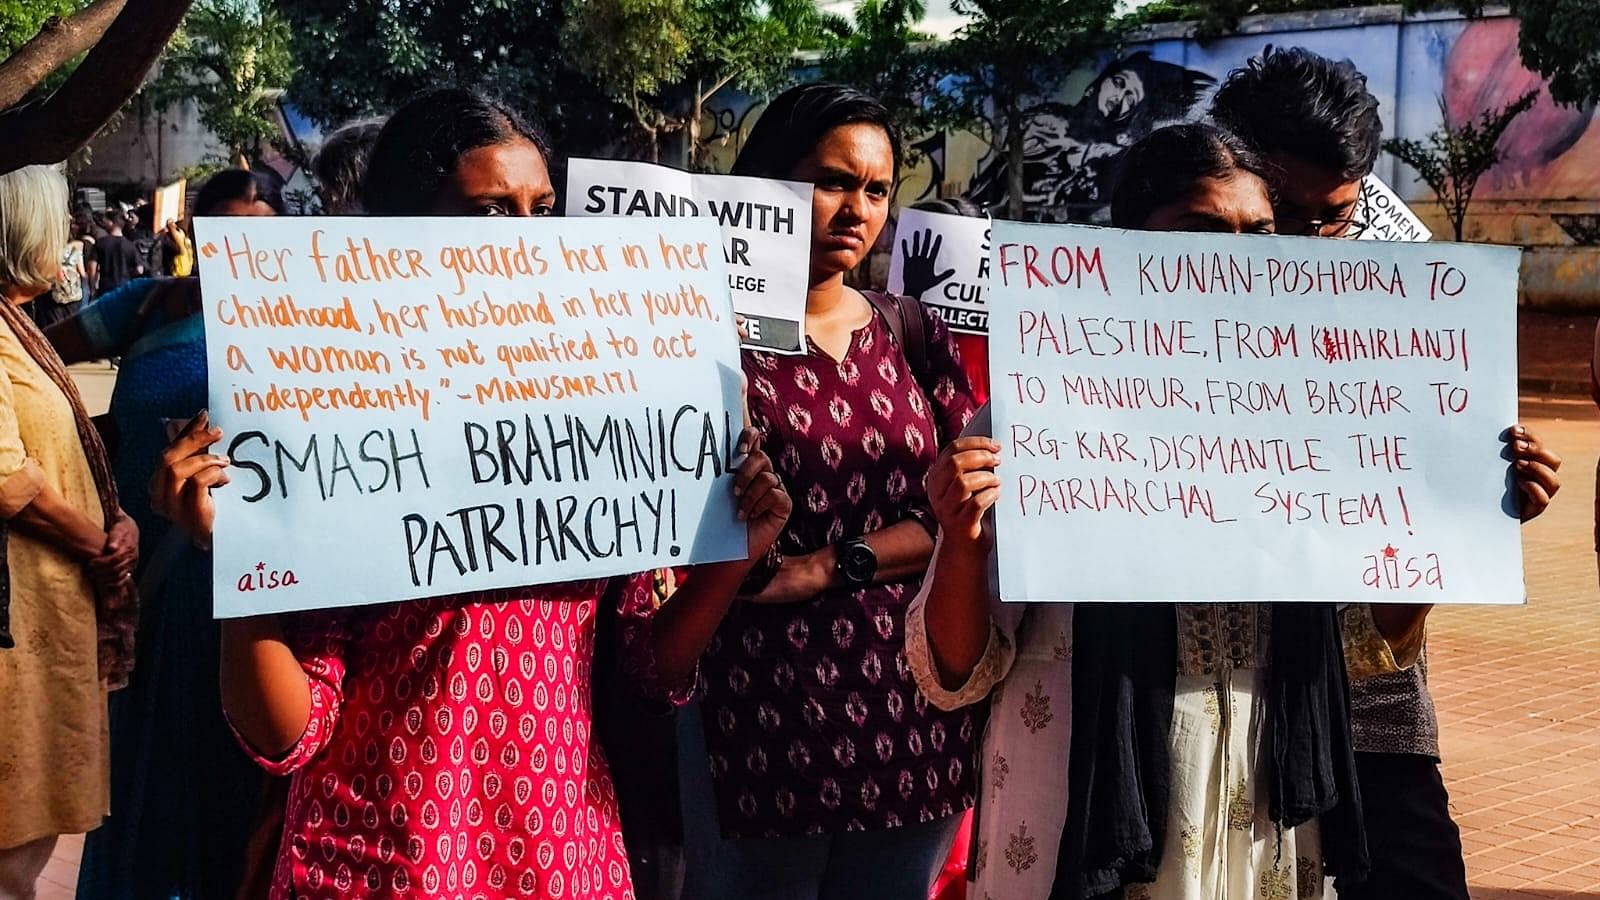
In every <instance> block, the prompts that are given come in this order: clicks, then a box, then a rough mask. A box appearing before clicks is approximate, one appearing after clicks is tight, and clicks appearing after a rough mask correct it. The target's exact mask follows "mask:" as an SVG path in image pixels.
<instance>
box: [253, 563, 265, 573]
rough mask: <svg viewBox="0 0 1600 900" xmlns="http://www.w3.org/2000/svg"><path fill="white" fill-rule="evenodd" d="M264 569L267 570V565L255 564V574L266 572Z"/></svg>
mask: <svg viewBox="0 0 1600 900" xmlns="http://www.w3.org/2000/svg"><path fill="white" fill-rule="evenodd" d="M266 569H267V564H266V563H264V562H258V563H256V571H257V572H264V571H266Z"/></svg>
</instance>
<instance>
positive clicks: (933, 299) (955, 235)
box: [889, 209, 989, 334]
mask: <svg viewBox="0 0 1600 900" xmlns="http://www.w3.org/2000/svg"><path fill="white" fill-rule="evenodd" d="M988 290H989V219H988V218H987V217H985V218H982V219H979V218H974V217H969V216H952V215H949V214H947V213H934V212H924V211H922V210H920V209H903V210H901V211H900V220H899V223H898V224H896V225H895V230H894V254H893V255H892V256H891V257H890V258H889V291H890V292H891V293H895V294H906V295H908V296H911V297H915V298H917V299H918V300H921V301H922V302H923V303H924V304H926V305H927V306H928V307H929V308H930V309H932V310H933V311H934V312H935V313H937V314H938V316H939V318H941V319H943V320H944V323H945V324H946V325H948V326H949V327H950V330H951V331H964V332H966V333H968V334H988V333H989V307H988V300H987V299H986V297H985V295H986V294H987V293H988Z"/></svg>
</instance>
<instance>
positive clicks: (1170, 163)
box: [1111, 122, 1267, 228]
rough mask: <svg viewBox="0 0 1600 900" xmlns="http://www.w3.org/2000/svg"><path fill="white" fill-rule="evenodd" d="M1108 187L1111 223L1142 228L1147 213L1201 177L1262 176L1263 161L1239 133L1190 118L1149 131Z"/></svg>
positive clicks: (1181, 195)
mask: <svg viewBox="0 0 1600 900" xmlns="http://www.w3.org/2000/svg"><path fill="white" fill-rule="evenodd" d="M1117 166H1118V168H1117V177H1116V180H1115V182H1114V185H1113V187H1112V189H1111V224H1112V225H1114V226H1116V227H1117V228H1143V227H1144V223H1145V221H1146V220H1147V219H1149V218H1150V214H1151V213H1153V212H1155V211H1156V210H1158V209H1160V208H1161V207H1163V206H1166V205H1167V204H1168V203H1172V202H1173V201H1175V200H1181V199H1182V198H1184V197H1186V196H1188V194H1189V193H1190V192H1191V191H1193V190H1194V186H1195V182H1197V181H1199V180H1201V179H1202V178H1218V179H1223V180H1226V179H1229V178H1232V177H1234V176H1235V175H1237V174H1239V173H1240V172H1248V173H1250V174H1251V175H1255V176H1256V177H1258V178H1260V179H1261V180H1262V181H1263V182H1266V181H1267V169H1266V165H1265V164H1264V163H1263V162H1262V161H1261V158H1260V157H1259V156H1257V155H1256V152H1255V151H1254V150H1252V149H1250V145H1249V144H1246V143H1245V142H1244V141H1243V140H1242V139H1241V138H1239V136H1238V135H1235V134H1234V133H1233V132H1231V131H1225V130H1223V129H1221V128H1218V127H1217V126H1215V125H1208V124H1206V123H1204V122H1193V123H1189V124H1184V125H1168V126H1167V127H1165V128H1158V129H1156V130H1155V131H1152V132H1150V133H1149V134H1148V135H1146V136H1145V137H1144V139H1143V140H1141V141H1139V142H1138V143H1136V144H1134V145H1133V146H1132V147H1129V148H1128V152H1127V153H1124V154H1123V155H1122V159H1121V160H1119V161H1118V164H1117Z"/></svg>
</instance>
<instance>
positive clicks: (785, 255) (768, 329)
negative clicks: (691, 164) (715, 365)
mask: <svg viewBox="0 0 1600 900" xmlns="http://www.w3.org/2000/svg"><path fill="white" fill-rule="evenodd" d="M567 214H568V215H572V216H714V217H715V218H716V220H717V222H718V223H719V224H720V225H721V226H722V240H723V254H724V260H725V262H726V263H727V270H728V291H729V293H730V294H731V295H732V297H733V308H734V311H735V312H737V313H738V314H739V333H740V335H741V336H742V337H743V339H744V345H745V346H747V347H754V348H756V349H760V350H771V351H774V352H777V353H799V352H800V351H801V349H802V348H803V347H804V346H805V321H806V287H807V285H808V284H809V276H810V272H811V185H809V184H802V183H800V182H797V181H774V180H772V179H767V178H746V177H742V176H737V175H697V174H693V173H690V172H684V171H680V170H678V169H672V168H668V167H666V166H657V165H652V164H650V163H641V162H624V161H620V160H612V159H574V160H571V161H570V163H569V164H568V167H567Z"/></svg>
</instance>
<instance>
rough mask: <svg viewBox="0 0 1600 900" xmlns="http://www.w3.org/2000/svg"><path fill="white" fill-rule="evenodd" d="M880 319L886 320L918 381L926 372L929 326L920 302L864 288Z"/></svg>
mask: <svg viewBox="0 0 1600 900" xmlns="http://www.w3.org/2000/svg"><path fill="white" fill-rule="evenodd" d="M862 293H863V294H864V295H865V296H866V298H867V302H868V303H871V304H872V306H873V308H874V309H876V310H877V311H878V314H879V315H881V316H883V320H884V321H885V322H887V323H888V325H889V331H890V333H892V334H893V335H894V339H895V340H896V341H899V342H900V349H901V350H902V351H903V352H904V353H905V355H906V362H907V363H908V364H910V366H911V374H913V375H915V376H917V380H918V381H919V382H920V381H921V380H922V379H923V377H924V376H925V375H926V374H927V371H928V326H927V321H926V320H925V319H924V318H923V313H922V303H921V302H920V301H918V300H917V299H916V298H914V297H905V296H902V295H900V294H887V293H884V292H882V291H863V292H862Z"/></svg>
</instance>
